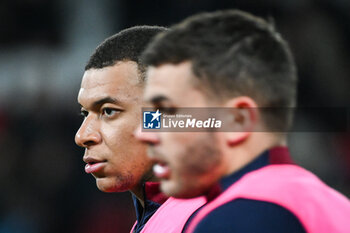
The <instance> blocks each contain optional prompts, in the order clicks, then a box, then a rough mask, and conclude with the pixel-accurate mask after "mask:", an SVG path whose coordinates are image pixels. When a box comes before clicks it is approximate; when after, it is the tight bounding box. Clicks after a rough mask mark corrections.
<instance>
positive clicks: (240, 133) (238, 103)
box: [225, 96, 258, 146]
mask: <svg viewBox="0 0 350 233" xmlns="http://www.w3.org/2000/svg"><path fill="white" fill-rule="evenodd" d="M225 107H226V108H228V109H229V111H228V114H229V119H231V122H228V124H229V126H230V129H231V130H230V132H228V133H227V134H226V142H227V144H228V145H229V146H235V145H237V144H239V143H242V142H244V141H245V140H247V139H248V138H249V137H250V135H251V134H252V132H253V131H254V128H255V126H256V125H257V121H258V109H257V107H258V105H257V104H256V102H255V101H254V100H253V99H252V98H250V97H248V96H239V97H236V98H233V99H230V100H228V101H227V102H226V103H225Z"/></svg>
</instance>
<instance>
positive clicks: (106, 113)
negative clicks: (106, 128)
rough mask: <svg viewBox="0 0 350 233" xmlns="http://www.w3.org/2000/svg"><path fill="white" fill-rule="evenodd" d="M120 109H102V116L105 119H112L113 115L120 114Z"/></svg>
mask: <svg viewBox="0 0 350 233" xmlns="http://www.w3.org/2000/svg"><path fill="white" fill-rule="evenodd" d="M120 112H121V110H120V109H114V108H103V109H102V116H106V117H113V116H114V115H115V114H118V113H120Z"/></svg>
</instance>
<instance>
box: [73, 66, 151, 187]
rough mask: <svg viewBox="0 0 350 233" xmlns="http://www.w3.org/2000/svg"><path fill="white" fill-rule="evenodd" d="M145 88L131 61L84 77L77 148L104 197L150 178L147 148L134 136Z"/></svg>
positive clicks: (86, 169) (92, 70)
mask: <svg viewBox="0 0 350 233" xmlns="http://www.w3.org/2000/svg"><path fill="white" fill-rule="evenodd" d="M142 94H143V87H142V84H140V81H139V73H138V69H137V64H136V63H135V62H119V63H117V64H116V65H114V66H111V67H105V68H103V69H91V70H88V71H86V72H85V74H84V76H83V80H82V83H81V88H80V91H79V95H78V102H79V104H80V105H81V111H82V114H83V115H84V116H85V118H84V121H83V123H82V125H81V127H80V129H79V130H78V132H77V133H76V136H75V141H76V144H77V145H79V146H81V147H84V148H85V154H84V161H85V162H86V163H87V165H86V167H85V171H86V172H87V173H91V174H92V175H93V176H94V177H95V178H96V184H97V187H98V188H99V189H100V190H101V191H104V192H123V191H126V190H132V189H133V188H135V187H136V186H137V185H138V184H140V182H141V181H142V180H143V179H148V178H149V177H150V176H151V172H150V171H151V166H152V165H151V162H150V160H149V159H148V157H147V156H146V148H145V146H144V145H143V144H142V143H141V142H139V141H137V140H136V139H135V138H134V137H133V132H134V130H135V129H136V128H137V126H138V125H139V124H140V116H141V104H142Z"/></svg>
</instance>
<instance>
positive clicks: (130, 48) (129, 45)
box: [85, 26, 167, 76]
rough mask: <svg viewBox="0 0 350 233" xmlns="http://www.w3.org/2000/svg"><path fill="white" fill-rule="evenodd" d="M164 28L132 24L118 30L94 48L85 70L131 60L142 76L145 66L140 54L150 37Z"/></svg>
mask: <svg viewBox="0 0 350 233" xmlns="http://www.w3.org/2000/svg"><path fill="white" fill-rule="evenodd" d="M165 30H167V29H166V28H165V27H159V26H134V27H131V28H127V29H124V30H122V31H120V32H118V33H117V34H115V35H113V36H111V37H109V38H107V39H106V40H104V41H103V42H102V43H101V44H100V45H99V46H98V47H97V48H96V50H95V51H94V53H93V54H92V55H91V57H90V59H89V61H88V62H87V64H86V66H85V71H86V70H89V69H102V68H105V67H108V66H113V65H115V64H116V63H118V62H120V61H133V62H136V63H137V65H138V69H139V71H140V73H141V74H142V76H144V73H145V66H144V64H143V63H142V62H141V61H140V56H141V54H142V52H143V51H144V50H145V48H146V47H147V45H148V44H149V42H150V41H151V39H152V38H153V37H154V36H155V35H156V34H158V33H160V32H163V31H165Z"/></svg>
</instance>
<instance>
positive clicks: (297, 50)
mask: <svg viewBox="0 0 350 233" xmlns="http://www.w3.org/2000/svg"><path fill="white" fill-rule="evenodd" d="M226 8H238V9H243V10H246V11H249V12H252V13H254V14H257V15H260V16H262V17H264V18H268V19H270V20H274V22H275V25H276V27H277V28H278V29H279V31H280V32H281V34H282V35H283V36H284V37H285V38H286V39H287V40H288V41H289V43H290V45H291V47H292V50H293V52H294V55H295V57H296V61H297V64H298V68H299V78H300V81H299V94H298V100H299V105H300V106H318V107H348V108H349V102H350V98H349V91H348V89H349V87H350V85H349V73H350V72H349V71H350V53H349V51H350V48H349V42H350V24H349V22H350V13H349V12H350V1H347V0H318V1H316V0H315V1H312V0H285V1H278V0H276V1H266V0H260V1H259V0H254V1H253V0H239V1H232V0H223V1H220V0H201V1H199V0H197V1H196V0H187V1H185V0H176V1H175V0H170V1H169V0H168V1H161V0H154V1H136V0H119V1H112V0H89V1H87V0H70V1H69V0H63V1H59V0H51V1H48V0H2V1H1V2H0V161H1V162H0V190H1V192H0V233H41V232H50V233H55V232H57V233H58V232H76V233H80V232H84V233H90V232H91V233H92V232H94V233H109V232H115V233H116V232H128V230H129V229H130V227H131V224H132V223H133V221H134V219H135V217H134V210H133V207H132V203H131V200H130V197H129V195H130V194H129V193H121V194H106V193H102V192H100V191H98V189H97V188H96V186H95V181H94V178H93V177H92V176H90V175H87V174H85V173H84V163H83V161H82V155H83V150H82V149H80V148H78V147H77V146H76V145H75V144H74V134H75V132H76V130H77V129H78V128H79V125H80V122H81V120H82V119H81V118H80V117H79V116H78V112H79V110H80V109H79V107H78V105H77V103H76V96H77V93H78V90H79V85H80V80H81V77H82V74H83V67H84V65H85V63H86V61H87V60H88V57H89V56H90V54H91V53H92V52H93V50H94V49H95V47H96V46H97V45H98V44H99V43H100V42H101V41H102V40H103V39H105V38H106V37H108V36H110V35H112V34H114V33H116V32H118V31H119V30H121V29H123V28H126V27H129V26H134V25H142V24H151V25H161V26H170V25H172V24H174V23H176V22H178V21H180V20H182V19H184V18H185V17H186V16H189V15H191V14H194V13H197V12H201V11H213V10H216V9H226ZM299 123H300V124H305V125H310V124H313V125H316V126H317V125H331V124H332V123H334V122H332V120H329V119H328V118H324V117H322V116H318V115H314V116H310V117H306V118H305V119H303V120H302V122H299ZM290 148H291V151H292V153H293V155H294V158H295V160H296V161H297V162H298V163H300V164H302V165H303V166H304V167H306V168H308V169H310V170H312V171H313V172H315V173H316V174H317V175H319V176H320V177H321V179H322V180H324V181H325V182H326V183H327V184H329V185H331V186H332V187H334V188H336V189H338V190H340V191H341V192H343V193H344V194H345V195H347V196H348V197H349V196H350V136H349V132H343V133H339V132H338V133H334V132H333V133H331V132H322V133H321V132H319V133H316V132H313V133H310V132H298V133H292V134H291V137H290Z"/></svg>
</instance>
